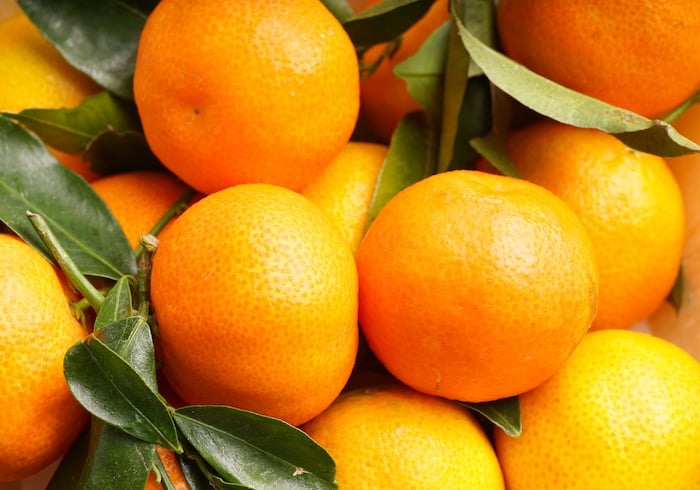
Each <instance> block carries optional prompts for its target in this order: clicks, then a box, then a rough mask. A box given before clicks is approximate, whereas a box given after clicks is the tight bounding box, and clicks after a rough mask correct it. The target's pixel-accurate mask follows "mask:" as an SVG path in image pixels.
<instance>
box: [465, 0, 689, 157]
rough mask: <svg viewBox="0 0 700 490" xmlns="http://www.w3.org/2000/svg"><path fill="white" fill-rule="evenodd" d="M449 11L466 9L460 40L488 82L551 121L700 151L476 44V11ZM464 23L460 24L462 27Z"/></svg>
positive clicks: (662, 128) (665, 127)
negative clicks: (473, 30) (471, 29)
mask: <svg viewBox="0 0 700 490" xmlns="http://www.w3.org/2000/svg"><path fill="white" fill-rule="evenodd" d="M455 4H456V6H453V14H454V13H455V11H457V10H458V9H459V7H460V6H462V7H464V8H466V10H465V16H466V19H465V22H462V20H461V19H459V18H458V16H457V15H453V17H454V19H455V24H456V26H457V29H458V30H459V35H460V38H461V39H462V42H463V44H464V46H465V48H466V49H467V51H468V52H469V55H470V57H471V59H472V60H473V61H474V62H475V63H476V64H477V65H478V66H479V67H480V68H481V69H482V70H483V72H484V73H485V74H486V76H488V78H489V80H490V81H491V83H493V84H494V85H496V86H497V87H498V88H500V89H501V90H503V91H504V92H505V93H507V94H508V95H510V96H511V97H513V98H514V99H516V100H518V101H519V102H520V103H522V104H523V105H525V106H526V107H529V108H530V109H532V110H534V111H535V112H537V113H539V114H542V115H544V116H546V117H549V118H551V119H554V120H557V121H560V122H562V123H565V124H570V125H573V126H579V127H585V128H596V129H599V130H601V131H605V132H607V133H611V134H614V135H615V136H617V137H619V138H620V139H621V140H622V141H624V142H625V143H626V144H628V145H629V146H631V147H633V148H636V149H638V150H641V151H646V152H650V153H654V154H657V155H661V156H678V155H683V154H688V153H692V152H696V151H700V145H697V144H695V143H693V142H692V141H690V140H689V139H687V138H685V137H684V136H682V135H681V134H680V133H678V132H677V131H676V130H675V129H674V128H673V127H672V126H670V125H669V124H667V123H665V122H663V121H652V120H650V119H647V118H645V117H642V116H640V115H638V114H635V113H633V112H630V111H628V110H625V109H622V108H619V107H615V106H613V105H610V104H607V103H605V102H602V101H600V100H598V99H595V98H592V97H589V96H587V95H584V94H581V93H579V92H576V91H574V90H571V89H569V88H566V87H564V86H562V85H559V84H557V83H555V82H553V81H551V80H548V79H547V78H545V77H543V76H540V75H538V74H536V73H534V72H533V71H531V70H529V69H527V68H525V67H524V66H523V65H520V64H518V63H516V62H514V61H513V60H511V59H510V58H508V57H506V56H505V55H504V54H503V53H501V52H499V51H497V50H495V49H493V48H491V47H489V46H487V45H486V44H484V43H483V42H481V41H480V40H479V39H478V38H477V37H476V36H475V35H474V34H473V33H472V32H471V31H470V29H469V26H470V25H471V24H472V18H471V15H474V16H476V18H475V20H474V21H473V23H475V24H480V22H481V21H480V20H479V17H478V16H479V15H480V14H481V12H480V11H479V10H478V9H471V8H469V7H467V6H468V5H469V4H468V3H466V2H465V1H464V0H456V2H455ZM465 26H466V27H465Z"/></svg>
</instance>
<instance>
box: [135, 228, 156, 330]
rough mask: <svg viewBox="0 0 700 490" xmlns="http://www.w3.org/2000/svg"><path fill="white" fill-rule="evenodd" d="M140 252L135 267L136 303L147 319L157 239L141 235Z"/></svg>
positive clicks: (140, 312) (148, 235) (149, 235)
mask: <svg viewBox="0 0 700 490" xmlns="http://www.w3.org/2000/svg"><path fill="white" fill-rule="evenodd" d="M139 247H141V253H140V254H139V256H138V266H137V269H136V305H137V308H138V311H139V315H140V316H141V317H142V318H144V319H145V320H146V321H148V313H149V308H150V307H149V303H150V297H151V290H150V289H151V288H150V284H151V266H152V259H153V253H154V252H155V251H156V248H158V239H157V238H156V237H155V236H153V235H151V234H147V235H144V236H142V237H141V243H140V244H139Z"/></svg>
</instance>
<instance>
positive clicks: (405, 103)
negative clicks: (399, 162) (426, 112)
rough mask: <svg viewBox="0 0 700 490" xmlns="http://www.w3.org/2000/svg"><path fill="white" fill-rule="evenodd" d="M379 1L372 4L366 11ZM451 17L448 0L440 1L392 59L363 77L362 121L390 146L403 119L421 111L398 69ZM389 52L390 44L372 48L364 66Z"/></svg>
mask: <svg viewBox="0 0 700 490" xmlns="http://www.w3.org/2000/svg"><path fill="white" fill-rule="evenodd" d="M379 1H380V0H373V1H370V2H369V3H367V4H365V6H364V7H363V9H364V8H367V7H371V6H373V5H375V4H377V3H379ZM449 18H450V14H449V11H448V9H447V0H437V1H436V2H435V3H434V4H433V5H432V6H431V7H430V9H429V10H428V12H427V13H426V14H425V15H424V16H423V17H422V18H421V19H420V20H419V21H418V22H416V23H415V24H414V25H413V26H411V27H410V28H409V29H408V30H407V31H406V32H405V33H404V34H403V35H402V36H401V40H400V41H399V45H398V48H397V49H396V50H395V51H394V52H393V53H392V54H391V56H389V57H387V58H384V59H383V60H382V62H381V63H380V64H379V66H377V68H376V69H375V70H374V71H373V72H372V73H371V75H367V76H364V77H363V78H362V81H361V83H360V104H361V111H362V122H363V124H366V126H367V127H368V128H369V129H370V131H371V132H372V133H373V134H374V135H375V136H376V137H377V138H378V139H379V140H380V141H382V142H384V143H388V142H389V141H390V140H391V135H392V133H393V132H394V129H396V126H397V125H398V124H399V121H400V120H401V118H402V117H403V116H405V115H406V114H408V113H409V112H412V111H416V110H419V109H420V108H421V107H420V105H419V104H418V102H416V101H415V99H414V98H413V97H412V96H411V94H409V93H408V90H407V89H406V82H404V81H403V79H401V78H399V77H397V76H396V75H394V71H393V70H394V67H395V66H396V65H397V64H398V63H400V62H402V61H404V60H405V59H406V58H408V57H410V56H411V55H413V54H415V52H416V51H418V48H420V46H421V44H422V43H423V41H425V39H426V38H427V37H428V36H429V35H430V34H431V33H432V32H433V31H434V30H435V29H436V28H437V27H438V26H440V24H442V23H443V22H446V21H447V20H449ZM386 49H387V44H378V45H376V46H372V47H371V48H369V49H368V50H367V51H366V52H365V53H364V55H363V56H362V63H363V64H364V65H371V64H373V63H375V62H376V61H377V60H378V59H380V57H381V56H382V53H383V52H384V51H385V50H386Z"/></svg>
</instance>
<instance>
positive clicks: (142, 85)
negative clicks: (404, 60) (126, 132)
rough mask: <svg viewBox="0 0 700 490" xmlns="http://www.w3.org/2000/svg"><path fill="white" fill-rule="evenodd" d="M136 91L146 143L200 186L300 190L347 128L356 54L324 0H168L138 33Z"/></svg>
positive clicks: (354, 96)
mask: <svg viewBox="0 0 700 490" xmlns="http://www.w3.org/2000/svg"><path fill="white" fill-rule="evenodd" d="M173 26H177V29H174V28H173ZM134 95H135V98H136V104H137V107H138V110H139V114H140V115H141V119H142V122H143V127H144V132H145V134H146V139H147V140H148V143H149V144H150V146H151V148H152V149H153V151H154V152H155V154H156V155H157V156H158V157H159V158H160V159H161V160H162V162H163V163H164V164H165V166H166V167H168V168H170V169H171V170H172V171H173V172H174V173H175V174H176V175H178V176H179V177H180V178H182V180H184V181H185V182H187V183H188V184H189V185H191V186H192V187H194V188H195V189H197V190H199V191H201V192H203V193H211V192H214V191H217V190H221V189H223V188H225V187H228V186H230V185H234V184H240V183H250V182H266V183H271V184H277V185H281V186H285V187H289V188H291V189H293V190H299V189H301V188H302V187H304V185H305V184H306V183H307V182H308V181H309V180H310V179H311V178H312V177H313V176H314V175H315V174H316V173H318V172H319V171H320V170H321V169H322V168H323V167H324V166H325V165H327V164H328V162H330V160H331V159H332V158H333V157H335V155H336V154H337V153H338V152H339V151H340V150H341V148H342V147H343V145H345V143H346V142H347V141H348V139H349V138H350V135H351V134H352V131H353V129H354V126H355V122H356V120H357V113H358V109H359V72H358V63H357V56H356V54H355V49H354V46H353V44H352V42H351V41H350V38H349V37H348V35H347V33H346V32H345V30H344V29H343V27H342V25H341V24H340V23H339V22H338V21H337V19H336V18H335V17H334V16H333V15H332V14H331V13H330V12H329V11H328V10H327V9H326V7H325V6H324V5H323V3H322V2H320V1H319V0H300V1H295V2H287V1H285V0H275V1H266V2H260V1H257V0H237V1H236V2H225V3H223V4H222V3H221V2H219V1H217V0H206V1H197V2H191V1H189V0H165V1H161V2H159V3H158V6H157V7H156V8H155V10H154V11H153V12H152V14H151V15H150V17H149V18H148V20H147V22H146V25H145V27H144V30H143V33H142V35H141V40H140V43H139V48H138V55H137V59H136V71H135V73H134Z"/></svg>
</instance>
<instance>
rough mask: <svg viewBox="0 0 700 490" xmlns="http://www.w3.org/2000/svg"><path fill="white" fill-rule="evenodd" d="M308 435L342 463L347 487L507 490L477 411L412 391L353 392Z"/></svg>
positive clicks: (340, 477) (342, 483) (341, 480)
mask: <svg viewBox="0 0 700 490" xmlns="http://www.w3.org/2000/svg"><path fill="white" fill-rule="evenodd" d="M302 429H303V430H304V431H306V433H307V434H309V435H310V436H311V437H312V438H313V439H315V440H316V442H318V443H319V444H320V445H321V446H323V447H324V448H325V449H326V450H327V451H328V452H329V453H330V455H331V456H332V457H333V459H334V460H335V463H336V481H337V482H338V486H339V488H345V489H348V490H360V489H367V490H375V489H379V488H381V489H383V490H390V489H397V490H403V489H406V488H420V489H422V490H429V489H436V490H437V489H439V490H444V489H448V488H474V489H477V488H478V489H479V490H491V489H493V490H497V489H498V490H502V489H503V488H504V486H503V475H502V473H501V468H500V466H499V464H498V460H497V459H496V455H495V453H494V450H493V447H492V446H491V443H490V441H489V439H488V437H487V436H486V434H485V433H484V431H483V429H482V428H481V426H480V425H479V423H478V422H477V421H476V419H475V418H474V417H473V416H472V415H471V414H470V413H469V411H468V410H467V409H465V408H464V407H460V406H458V405H457V404H455V403H453V402H450V401H448V400H444V399H442V398H438V397H434V396H430V395H426V394H423V393H419V392H417V391H414V390H411V389H409V388H406V387H404V386H400V385H393V386H392V385H387V386H381V387H373V388H366V389H358V390H352V391H348V392H346V393H344V394H342V395H341V396H340V397H339V398H338V399H337V400H336V401H335V402H334V403H333V404H332V405H331V406H330V407H329V408H328V409H327V410H326V411H324V412H323V413H322V414H321V415H319V416H318V417H316V418H315V419H313V420H312V421H311V422H309V423H307V424H305V425H303V426H302Z"/></svg>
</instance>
